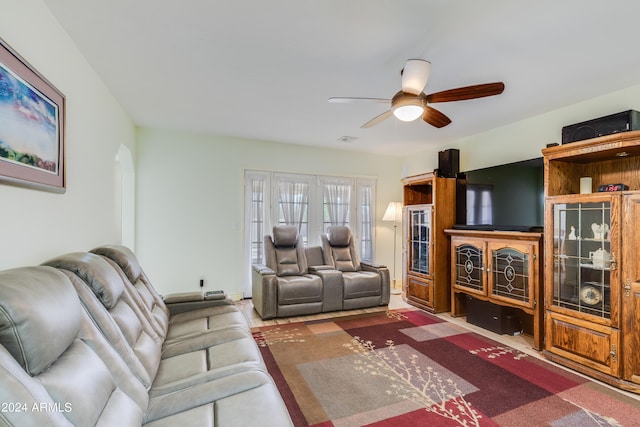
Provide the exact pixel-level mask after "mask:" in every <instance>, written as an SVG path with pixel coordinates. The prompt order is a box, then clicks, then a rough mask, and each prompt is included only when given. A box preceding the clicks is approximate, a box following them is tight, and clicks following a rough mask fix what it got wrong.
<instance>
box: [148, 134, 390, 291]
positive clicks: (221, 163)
mask: <svg viewBox="0 0 640 427" xmlns="http://www.w3.org/2000/svg"><path fill="white" fill-rule="evenodd" d="M137 149H138V151H137V155H136V158H137V170H136V176H137V188H136V193H137V223H136V229H137V233H136V248H137V254H138V257H139V258H140V263H141V264H142V266H143V267H144V269H145V272H146V273H147V275H149V276H150V278H151V280H152V282H153V283H154V285H155V286H156V287H157V288H158V289H159V291H160V292H162V293H170V292H179V291H195V290H198V289H199V285H198V282H199V280H200V277H201V276H204V277H205V290H210V289H224V290H225V291H227V293H229V294H231V293H235V292H240V291H242V289H243V281H244V277H245V272H244V271H243V256H244V252H243V251H244V244H243V239H244V230H243V228H244V227H243V221H244V201H243V197H244V187H243V185H244V182H243V180H244V171H245V169H258V170H275V171H283V172H299V173H310V174H327V175H347V176H375V177H377V178H378V182H377V198H376V201H377V206H376V210H377V212H376V217H377V219H378V221H380V220H381V219H382V215H383V214H384V211H385V209H386V207H387V204H388V203H389V202H390V201H395V200H402V185H401V182H400V178H401V170H402V168H401V166H402V159H399V158H389V157H385V156H380V155H372V154H369V155H367V154H361V153H353V152H349V151H335V150H324V149H319V148H310V147H303V146H294V145H285V144H278V143H272V142H266V141H254V140H243V139H235V138H229V137H214V136H205V135H196V134H187V133H179V132H163V131H159V130H151V129H139V131H138V145H137ZM376 246H377V247H376V260H375V261H376V262H378V263H383V264H387V265H389V266H391V265H393V225H392V224H390V223H382V222H381V221H380V222H379V227H378V228H377V229H376ZM399 259H400V257H399V256H398V260H399ZM399 265H400V261H398V266H399ZM398 268H400V267H398ZM244 285H245V287H246V286H247V285H248V284H247V283H244Z"/></svg>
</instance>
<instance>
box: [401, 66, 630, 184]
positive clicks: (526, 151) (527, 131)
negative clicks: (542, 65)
mask: <svg viewBox="0 0 640 427" xmlns="http://www.w3.org/2000/svg"><path fill="white" fill-rule="evenodd" d="M638 78H639V79H640V76H639V77H638ZM626 110H640V85H637V86H633V87H630V88H628V89H625V90H621V91H618V92H613V93H610V94H607V95H604V96H600V97H597V98H592V99H589V100H587V101H584V102H580V103H577V104H574V105H570V106H567V107H565V108H560V109H557V110H554V111H550V112H548V113H545V114H541V115H539V116H536V117H532V118H529V119H526V120H521V121H519V122H516V123H512V124H510V125H507V126H503V127H500V128H497V129H493V130H491V131H488V132H484V133H480V134H477V135H473V136H470V137H468V138H463V139H460V140H457V141H454V142H453V143H450V144H436V145H435V146H433V147H432V148H430V149H427V150H424V151H423V152H422V153H421V154H420V155H414V156H411V157H409V158H407V159H405V165H404V168H405V171H407V173H408V174H409V175H412V174H416V173H420V172H421V171H424V170H431V169H434V168H436V167H437V166H438V157H437V154H438V151H440V150H444V149H447V148H457V149H459V150H460V169H461V170H472V169H478V168H482V167H487V166H493V165H497V164H502V163H509V162H515V161H518V160H525V159H531V158H534V157H541V156H542V153H541V150H542V149H543V148H545V147H546V146H547V144H550V143H560V142H561V141H562V127H563V126H566V125H569V124H572V123H579V122H582V121H585V120H590V119H593V118H596V117H602V116H606V115H609V114H613V113H618V112H621V111H626Z"/></svg>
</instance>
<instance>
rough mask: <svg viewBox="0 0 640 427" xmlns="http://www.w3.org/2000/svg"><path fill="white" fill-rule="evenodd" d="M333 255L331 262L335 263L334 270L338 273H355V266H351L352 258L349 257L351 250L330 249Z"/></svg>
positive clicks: (347, 248)
mask: <svg viewBox="0 0 640 427" xmlns="http://www.w3.org/2000/svg"><path fill="white" fill-rule="evenodd" d="M331 253H332V255H333V261H334V262H335V267H336V270H339V271H357V268H356V266H355V265H354V264H353V258H352V257H351V249H350V248H349V247H346V248H340V247H338V248H331Z"/></svg>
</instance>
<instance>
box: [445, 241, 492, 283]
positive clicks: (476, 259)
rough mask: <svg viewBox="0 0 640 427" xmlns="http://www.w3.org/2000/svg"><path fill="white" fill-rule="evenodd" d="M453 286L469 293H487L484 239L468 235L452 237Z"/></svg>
mask: <svg viewBox="0 0 640 427" xmlns="http://www.w3.org/2000/svg"><path fill="white" fill-rule="evenodd" d="M451 247H452V257H453V269H454V275H453V287H454V288H456V289H460V290H463V291H465V292H467V293H469V294H477V295H483V296H486V295H487V287H486V283H487V280H486V276H485V271H486V268H485V258H484V257H485V250H486V248H485V247H486V244H485V242H484V240H481V239H474V238H468V237H452V238H451Z"/></svg>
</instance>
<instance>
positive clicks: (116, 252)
mask: <svg viewBox="0 0 640 427" xmlns="http://www.w3.org/2000/svg"><path fill="white" fill-rule="evenodd" d="M91 252H93V253H94V254H98V255H102V256H104V257H106V258H109V259H111V260H113V261H114V262H115V263H116V264H118V265H119V266H120V268H122V271H124V274H126V275H127V277H128V278H129V281H130V282H131V283H136V282H137V281H138V279H139V278H140V276H141V275H142V268H141V267H140V264H139V263H138V260H137V258H136V256H135V255H134V253H133V252H132V251H131V250H130V249H129V248H127V247H125V246H120V245H105V246H100V247H98V248H95V249H93V250H91Z"/></svg>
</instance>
